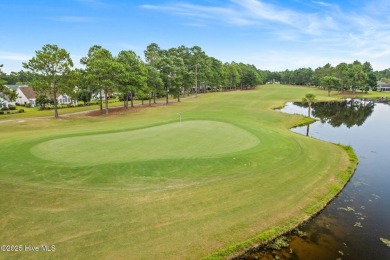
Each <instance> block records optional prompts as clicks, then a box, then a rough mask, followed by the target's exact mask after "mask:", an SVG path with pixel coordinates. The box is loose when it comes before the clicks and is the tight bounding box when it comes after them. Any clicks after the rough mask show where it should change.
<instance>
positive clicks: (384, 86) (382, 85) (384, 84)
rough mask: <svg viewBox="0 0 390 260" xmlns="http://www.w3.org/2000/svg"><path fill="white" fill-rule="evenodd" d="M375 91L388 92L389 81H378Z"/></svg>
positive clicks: (389, 88) (389, 87)
mask: <svg viewBox="0 0 390 260" xmlns="http://www.w3.org/2000/svg"><path fill="white" fill-rule="evenodd" d="M377 83H378V87H377V88H376V90H377V91H383V92H389V91H390V82H382V81H378V82H377Z"/></svg>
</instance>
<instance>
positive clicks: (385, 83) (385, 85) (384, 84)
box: [377, 81, 390, 87]
mask: <svg viewBox="0 0 390 260" xmlns="http://www.w3.org/2000/svg"><path fill="white" fill-rule="evenodd" d="M377 83H378V85H379V87H390V82H383V81H378V82H377Z"/></svg>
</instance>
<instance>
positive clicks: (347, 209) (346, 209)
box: [337, 206, 355, 211]
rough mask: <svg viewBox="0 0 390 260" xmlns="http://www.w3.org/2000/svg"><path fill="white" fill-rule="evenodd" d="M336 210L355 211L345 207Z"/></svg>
mask: <svg viewBox="0 0 390 260" xmlns="http://www.w3.org/2000/svg"><path fill="white" fill-rule="evenodd" d="M337 209H338V210H345V211H355V209H354V208H352V207H349V206H348V207H346V208H343V207H339V208H337Z"/></svg>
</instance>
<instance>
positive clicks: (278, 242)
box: [267, 236, 289, 250]
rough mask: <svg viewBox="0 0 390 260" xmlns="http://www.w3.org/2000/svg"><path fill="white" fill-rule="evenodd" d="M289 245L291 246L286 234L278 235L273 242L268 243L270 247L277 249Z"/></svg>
mask: <svg viewBox="0 0 390 260" xmlns="http://www.w3.org/2000/svg"><path fill="white" fill-rule="evenodd" d="M288 246H289V241H288V238H287V237H285V236H281V237H278V238H277V239H275V240H274V241H273V242H272V243H270V244H269V245H267V247H268V248H270V249H275V250H280V249H282V248H284V247H288Z"/></svg>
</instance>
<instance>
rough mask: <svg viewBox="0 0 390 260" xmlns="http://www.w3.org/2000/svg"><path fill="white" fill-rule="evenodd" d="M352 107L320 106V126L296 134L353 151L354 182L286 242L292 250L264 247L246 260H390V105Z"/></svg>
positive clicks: (291, 108)
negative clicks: (357, 160)
mask: <svg viewBox="0 0 390 260" xmlns="http://www.w3.org/2000/svg"><path fill="white" fill-rule="evenodd" d="M348 102H349V103H348ZM348 102H347V101H346V103H344V104H336V106H339V107H338V108H337V107H336V108H334V107H326V106H332V104H329V103H326V104H325V105H323V106H322V107H321V105H318V107H317V111H313V115H314V116H316V117H319V118H320V119H321V120H320V121H318V122H315V123H313V124H311V125H310V126H303V127H298V128H294V129H292V130H293V131H294V132H297V133H300V134H304V135H308V136H311V137H314V138H318V139H322V140H326V141H330V142H333V143H340V144H343V145H350V146H352V147H353V149H354V151H355V152H356V154H357V156H358V158H359V165H358V167H357V169H356V171H355V174H354V175H353V177H352V178H351V180H350V182H349V183H348V184H347V185H346V187H345V188H344V189H343V191H342V192H341V193H340V194H339V196H337V197H336V198H335V199H334V200H333V201H332V202H331V203H330V204H329V205H328V206H327V207H326V208H325V209H324V210H323V211H321V213H320V214H318V215H317V216H315V217H314V218H313V219H311V220H310V221H309V222H307V223H306V224H305V225H303V226H301V227H299V232H295V233H293V234H291V235H289V236H287V237H286V239H285V241H289V244H288V245H287V246H286V247H284V248H283V249H281V250H275V249H272V248H268V249H264V248H262V249H259V250H257V252H253V253H250V254H246V255H245V256H242V257H240V259H274V258H276V259H390V245H389V244H388V243H389V241H390V189H389V187H390V138H389V135H390V106H389V105H388V104H383V103H376V104H374V103H370V102H367V101H356V100H355V101H348ZM324 106H325V107H324ZM314 109H316V108H314ZM281 111H282V112H286V113H296V114H303V115H307V108H305V107H302V105H301V106H297V105H295V104H293V103H288V104H287V105H286V107H285V108H283V109H282V110H281ZM282 242H283V241H279V244H281V245H282V246H283V243H282ZM274 248H275V247H274Z"/></svg>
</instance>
